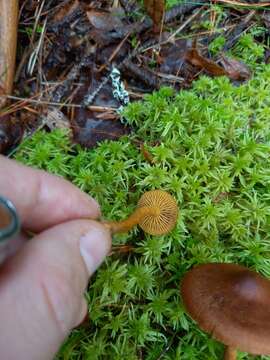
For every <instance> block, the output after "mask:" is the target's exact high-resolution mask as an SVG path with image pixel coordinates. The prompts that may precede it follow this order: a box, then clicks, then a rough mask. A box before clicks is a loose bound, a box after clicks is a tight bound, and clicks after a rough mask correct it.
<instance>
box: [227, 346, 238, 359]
mask: <svg viewBox="0 0 270 360" xmlns="http://www.w3.org/2000/svg"><path fill="white" fill-rule="evenodd" d="M236 357H237V351H236V350H235V349H234V348H232V347H230V346H227V347H226V349H225V353H224V360H236Z"/></svg>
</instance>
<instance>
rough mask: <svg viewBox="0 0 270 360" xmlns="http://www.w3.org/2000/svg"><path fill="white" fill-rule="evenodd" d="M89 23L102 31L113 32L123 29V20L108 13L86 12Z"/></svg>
mask: <svg viewBox="0 0 270 360" xmlns="http://www.w3.org/2000/svg"><path fill="white" fill-rule="evenodd" d="M86 15H87V17H88V20H89V22H90V23H91V25H92V26H94V28H96V29H97V30H102V31H113V30H117V29H119V28H121V29H122V28H123V22H122V21H121V19H120V18H119V17H118V16H117V15H115V14H113V13H108V12H107V11H97V10H89V11H87V12H86Z"/></svg>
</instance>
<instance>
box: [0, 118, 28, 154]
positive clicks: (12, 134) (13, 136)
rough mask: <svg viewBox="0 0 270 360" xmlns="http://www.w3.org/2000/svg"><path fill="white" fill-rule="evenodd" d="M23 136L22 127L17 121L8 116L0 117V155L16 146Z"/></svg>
mask: <svg viewBox="0 0 270 360" xmlns="http://www.w3.org/2000/svg"><path fill="white" fill-rule="evenodd" d="M22 136H23V127H22V124H21V123H20V121H19V120H17V119H16V118H14V117H11V116H8V115H0V154H3V153H6V152H7V151H8V150H9V149H10V148H11V147H12V146H15V145H16V144H18V143H19V142H20V141H21V139H22Z"/></svg>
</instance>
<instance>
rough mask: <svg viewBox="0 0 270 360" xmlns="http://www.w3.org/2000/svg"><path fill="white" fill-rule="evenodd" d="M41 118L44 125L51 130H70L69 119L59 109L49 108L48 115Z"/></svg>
mask: <svg viewBox="0 0 270 360" xmlns="http://www.w3.org/2000/svg"><path fill="white" fill-rule="evenodd" d="M41 118H42V124H43V125H46V126H48V128H49V129H50V130H54V129H68V128H70V122H69V120H68V118H67V117H66V116H65V115H64V114H63V113H62V111H61V110H59V109H57V108H49V109H48V112H47V114H46V115H45V114H44V115H42V117H41Z"/></svg>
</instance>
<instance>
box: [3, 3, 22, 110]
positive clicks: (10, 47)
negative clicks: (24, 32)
mask: <svg viewBox="0 0 270 360" xmlns="http://www.w3.org/2000/svg"><path fill="white" fill-rule="evenodd" d="M18 3H19V1H18V0H8V1H7V0H0V14H1V21H0V95H3V93H4V95H8V94H10V93H11V91H12V86H13V75H14V67H15V59H16V48H17V30H18V29H17V25H18ZM5 102H6V100H5V99H4V100H3V98H2V99H1V98H0V108H1V106H3V105H4V104H5Z"/></svg>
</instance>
